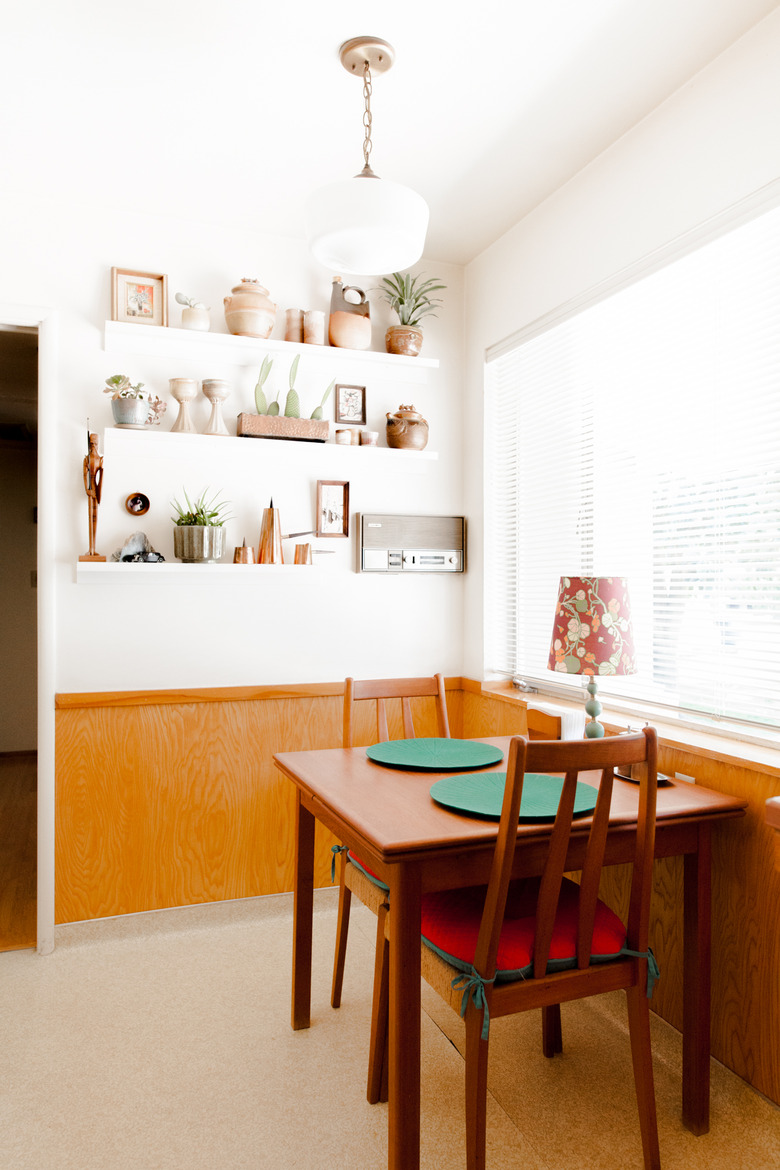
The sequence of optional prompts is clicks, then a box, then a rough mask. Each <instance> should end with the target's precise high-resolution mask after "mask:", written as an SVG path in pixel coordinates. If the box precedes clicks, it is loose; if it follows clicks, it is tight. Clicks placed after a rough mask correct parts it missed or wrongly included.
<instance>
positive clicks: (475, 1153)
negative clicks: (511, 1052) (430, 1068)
mask: <svg viewBox="0 0 780 1170" xmlns="http://www.w3.org/2000/svg"><path fill="white" fill-rule="evenodd" d="M487 1068H488V1042H487V1040H483V1039H482V1011H481V1010H478V1009H477V1008H475V1007H474V1006H473V1004H471V1003H470V1004H469V1006H468V1008H467V1009H466V1167H467V1170H485V1145H486V1142H485V1130H486V1125H487Z"/></svg>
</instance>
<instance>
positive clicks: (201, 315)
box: [176, 292, 211, 333]
mask: <svg viewBox="0 0 780 1170" xmlns="http://www.w3.org/2000/svg"><path fill="white" fill-rule="evenodd" d="M176 303H177V304H179V305H184V308H183V309H182V311H181V327H182V329H200V330H201V331H202V332H204V333H205V332H208V330H209V328H210V326H211V321H210V320H209V310H208V306H207V305H204V304H203V302H202V301H196V300H195V299H194V298H193V297H186V296H185V295H184V293H180V292H178V293H176Z"/></svg>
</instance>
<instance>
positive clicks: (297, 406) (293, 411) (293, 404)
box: [284, 353, 301, 418]
mask: <svg viewBox="0 0 780 1170" xmlns="http://www.w3.org/2000/svg"><path fill="white" fill-rule="evenodd" d="M300 360H301V355H300V354H299V353H298V354H296V355H295V358H294V359H293V364H292V365H291V366H290V389H289V390H288V391H287V401H286V403H285V406H284V417H285V418H300V417H301V400H300V398H299V397H298V391H297V390H296V389H295V377H296V374H297V373H298V362H299V361H300Z"/></svg>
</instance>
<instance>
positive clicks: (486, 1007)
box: [372, 728, 660, 1170]
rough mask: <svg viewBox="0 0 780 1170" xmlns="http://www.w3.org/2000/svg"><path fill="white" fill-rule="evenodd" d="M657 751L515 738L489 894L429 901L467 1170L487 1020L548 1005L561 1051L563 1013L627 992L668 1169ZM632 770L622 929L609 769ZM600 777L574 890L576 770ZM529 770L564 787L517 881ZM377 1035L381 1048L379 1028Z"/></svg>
mask: <svg viewBox="0 0 780 1170" xmlns="http://www.w3.org/2000/svg"><path fill="white" fill-rule="evenodd" d="M656 752H657V748H656V734H655V731H654V729H652V728H645V730H644V731H643V732H641V733H639V734H636V735H621V736H612V737H608V738H605V739H597V740H596V739H594V740H566V741H562V742H561V741H557V742H556V741H547V742H546V741H537V742H534V743H531V742H529V741H528V740H527V739H525V738H524V737H520V736H517V737H515V738H513V739H512V741H511V747H510V752H509V760H508V768H507V784H506V788H505V792H504V801H503V806H502V810H501V820H500V824H499V830H498V840H497V843H496V849H495V853H494V857H493V863H492V868H491V872H490V878H489V881H488V885H487V886H483V887H472V888H470V889H454V890H446V891H442V892H441V893H439V892H436V893H433V894H424V895H423V905H422V933H423V940H422V942H423V945H422V974H423V977H424V978H425V979H426V981H427V982H428V983H430V985H431V986H432V987H433V988H434V989H435V990H436V991H438V992H439V994H440V995H441V996H442V997H443V998H444V999H445V1000H446V1001H447V1002H448V1003H449V1004H450V1005H451V1006H452V1007H453V1008H454V1009H455V1010H456V1011H459V1012H460V1014H461V1015H463V1016H464V1017H465V1022H466V1147H467V1163H466V1164H467V1167H468V1170H483V1168H484V1166H485V1119H486V1095H487V1065H488V1039H489V1028H490V1021H491V1020H493V1019H495V1018H496V1017H498V1016H504V1015H508V1014H511V1013H514V1012H521V1011H529V1010H531V1009H534V1008H539V1007H541V1008H542V1009H543V1013H545V1017H544V1018H545V1027H546V1029H547V1031H548V1033H549V1035H548V1036H547V1037H546V1040H549V1041H550V1043H551V1044H552V1045H554V1046H555V1047H556V1048H557V1051H560V1016H559V1014H558V1013H559V1012H560V1004H561V1003H565V1002H566V1001H568V1000H573V999H581V998H585V997H587V996H590V995H599V994H601V993H602V992H605V991H615V990H617V989H619V988H623V989H624V990H625V991H626V995H627V999H628V1024H629V1033H630V1040H631V1055H632V1061H633V1069H634V1082H635V1086H636V1095H637V1102H638V1106H639V1125H640V1131H641V1135H642V1147H643V1153H644V1165H645V1170H659V1168H660V1159H659V1151H658V1132H657V1124H656V1111H655V1092H654V1088H653V1066H652V1054H651V1049H650V1022H649V994H650V992H651V989H652V984H653V982H654V980H655V977H656V976H657V967H656V965H655V959H654V958H653V957H652V955H651V954H650V952H649V950H648V927H649V917H650V893H651V884H652V865H653V847H654V840H655V806H656V787H657V775H656ZM635 763H636V764H639V763H642V764H645V765H646V767H645V768H644V769H643V771H644V775H643V778H642V780H641V783H640V786H639V793H638V798H639V816H638V822H637V826H636V829H635V831H634V833H633V835H632V841H631V852H632V855H633V857H632V864H633V874H632V881H631V894H630V903H629V910H628V917H627V921H626V924H625V926H624V925H623V923H622V922H621V921H620V919H618V918H617V915H615V914H614V913H613V912H612V911H611V910H610V909H609V908H608V907H607V906H606V905H605V904H604V903H603V902H601V901H600V900H599V898H598V888H599V878H600V875H601V869H602V864H603V858H604V848H605V842H606V836H607V828H608V822H609V812H610V804H611V800H612V789H613V780H614V774H613V769H614V768H616V767H617V768H618V769H619V770H624V769H627V768H629V767H630V765H631V764H635ZM592 770H598V771H600V773H601V775H600V779H599V782H598V800H597V804H596V808H595V810H594V812H593V815H592V819H591V825H590V829H589V833H588V841H587V848H586V852H585V857H584V862H583V866H582V871H581V879H580V883H579V884H577V883H576V882H573V881H571V880H570V879H568V878H565V877H564V870H565V868H566V864H565V863H566V853H567V848H568V845H569V838H570V834H571V831H572V810H573V806H574V798H575V789H576V783H577V778H578V775H579V773H580V772H582V771H592ZM526 772H528V773H533V772H537V773H539V772H541V773H564V774H565V781H564V787H563V791H562V794H561V799H560V803H559V807H558V812H557V816H556V818H555V822H554V825H553V828H552V833H551V838H550V843H549V851H548V853H547V857H546V861H545V864H544V868H543V873H542V876H541V877H540V878H534V879H521V880H516V881H510V879H511V875H512V866H513V860H514V852H515V844H516V840H517V833H516V825H517V822H518V815H519V808H520V801H521V797H522V790H523V779H524V774H525V773H526ZM587 782H589V783H593V778H592V777H590V776H589V777H587ZM594 786H595V785H594ZM575 828H576V822H575ZM521 847H522V846H521ZM388 933H389V932H388V931H387V929H386V935H387V934H388ZM385 943H386V940H385ZM434 947H435V948H436V949H435V950H434V949H433V948H434ZM382 952H383V954H384V953H385V944H384V943H383V947H382ZM445 956H446V958H445ZM648 967H649V968H650V971H648ZM374 1006H375V1011H381V1010H385V1011H386V1005H385V1004H384V1003H382V1002H381V1001H380V998H379V996H375V1005H374ZM556 1022H557V1036H556V1035H555V1029H556ZM372 1032H373V1029H372ZM378 1035H379V1037H380V1043H381V1042H383V1039H384V1034H383V1031H382V1025H381V1024H379V1025H378ZM545 1051H546V1052H547V1049H546V1048H545ZM547 1054H548V1055H550V1054H551V1053H549V1052H547ZM376 1059H379V1054H377V1055H376Z"/></svg>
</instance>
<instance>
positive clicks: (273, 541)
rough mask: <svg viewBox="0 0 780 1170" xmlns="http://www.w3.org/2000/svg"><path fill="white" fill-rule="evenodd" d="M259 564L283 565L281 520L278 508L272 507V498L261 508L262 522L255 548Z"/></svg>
mask: <svg viewBox="0 0 780 1170" xmlns="http://www.w3.org/2000/svg"><path fill="white" fill-rule="evenodd" d="M257 563H258V564H259V565H283V564H284V557H283V555H282V522H281V520H280V519H279V509H278V508H275V507H274V501H273V498H272V499H271V504H270V507H268V508H263V523H262V525H261V527H260V545H259V547H258V550H257Z"/></svg>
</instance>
